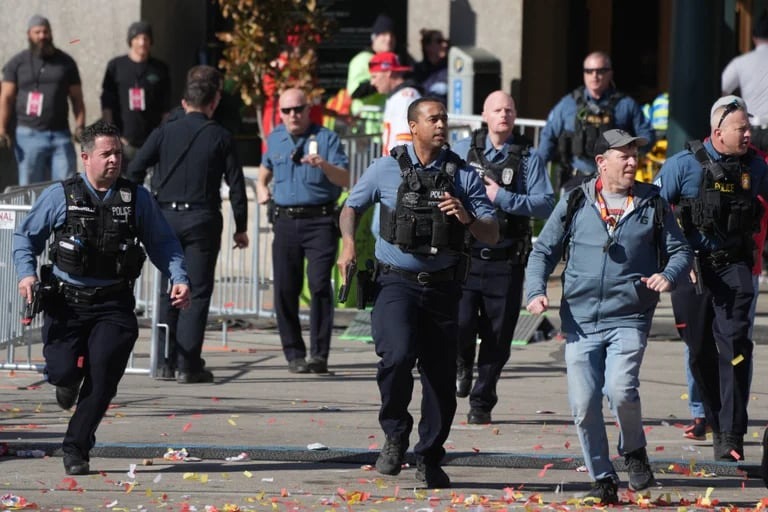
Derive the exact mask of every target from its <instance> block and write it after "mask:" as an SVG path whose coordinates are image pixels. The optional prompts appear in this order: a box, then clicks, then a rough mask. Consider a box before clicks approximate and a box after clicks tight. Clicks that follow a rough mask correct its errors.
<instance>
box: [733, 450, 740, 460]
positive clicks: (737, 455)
mask: <svg viewBox="0 0 768 512" xmlns="http://www.w3.org/2000/svg"><path fill="white" fill-rule="evenodd" d="M731 457H733V458H734V459H736V460H739V459H741V455H739V452H737V451H736V450H731Z"/></svg>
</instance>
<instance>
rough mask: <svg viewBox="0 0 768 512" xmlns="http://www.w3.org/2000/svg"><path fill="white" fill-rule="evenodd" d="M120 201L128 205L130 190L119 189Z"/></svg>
mask: <svg viewBox="0 0 768 512" xmlns="http://www.w3.org/2000/svg"><path fill="white" fill-rule="evenodd" d="M120 199H122V200H123V202H124V203H130V202H131V190H130V189H127V188H121V189H120Z"/></svg>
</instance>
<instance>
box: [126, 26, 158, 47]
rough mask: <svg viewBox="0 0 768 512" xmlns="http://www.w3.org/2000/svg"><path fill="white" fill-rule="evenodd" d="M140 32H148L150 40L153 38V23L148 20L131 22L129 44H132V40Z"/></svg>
mask: <svg viewBox="0 0 768 512" xmlns="http://www.w3.org/2000/svg"><path fill="white" fill-rule="evenodd" d="M139 34H146V35H147V37H149V39H150V40H153V39H152V25H150V24H149V23H147V22H146V21H135V22H133V23H131V26H130V27H128V46H131V41H133V38H134V37H136V36H138V35H139Z"/></svg>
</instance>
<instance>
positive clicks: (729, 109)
mask: <svg viewBox="0 0 768 512" xmlns="http://www.w3.org/2000/svg"><path fill="white" fill-rule="evenodd" d="M737 110H741V103H739V102H738V101H736V100H733V101H732V102H730V103H729V104H727V105H726V106H725V108H724V109H723V115H721V116H720V122H719V123H717V127H718V128H720V126H721V125H722V124H723V121H725V118H726V117H728V115H729V114H732V113H733V112H735V111H737Z"/></svg>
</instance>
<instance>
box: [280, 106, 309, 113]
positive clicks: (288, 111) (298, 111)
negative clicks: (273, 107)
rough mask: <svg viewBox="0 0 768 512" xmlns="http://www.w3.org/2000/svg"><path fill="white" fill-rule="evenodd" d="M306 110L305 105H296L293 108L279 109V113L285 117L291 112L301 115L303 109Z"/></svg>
mask: <svg viewBox="0 0 768 512" xmlns="http://www.w3.org/2000/svg"><path fill="white" fill-rule="evenodd" d="M305 108H307V106H306V105H296V106H295V107H283V108H281V109H280V112H282V113H283V114H285V115H288V114H290V113H291V112H293V113H294V114H301V113H302V112H304V109H305Z"/></svg>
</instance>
